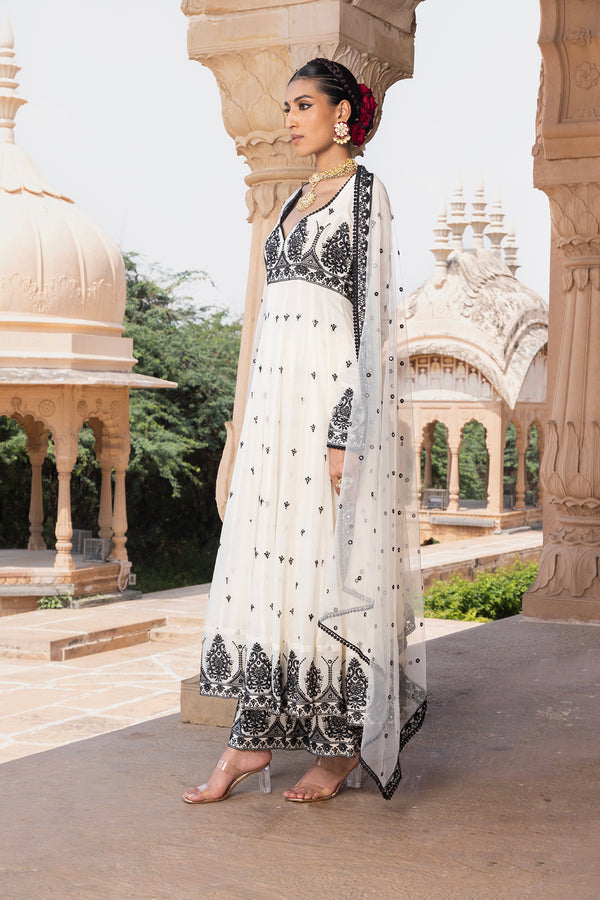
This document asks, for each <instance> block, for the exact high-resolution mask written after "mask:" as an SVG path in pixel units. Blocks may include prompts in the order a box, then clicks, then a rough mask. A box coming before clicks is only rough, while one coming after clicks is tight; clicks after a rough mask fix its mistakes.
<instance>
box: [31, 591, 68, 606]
mask: <svg viewBox="0 0 600 900" xmlns="http://www.w3.org/2000/svg"><path fill="white" fill-rule="evenodd" d="M72 599H73V596H72V594H50V595H49V596H48V597H40V598H39V599H38V602H37V605H38V609H64V608H65V606H70V605H71V600H72Z"/></svg>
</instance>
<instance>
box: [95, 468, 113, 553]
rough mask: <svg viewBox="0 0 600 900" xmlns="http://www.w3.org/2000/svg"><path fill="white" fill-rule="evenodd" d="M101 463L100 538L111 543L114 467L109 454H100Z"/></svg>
mask: <svg viewBox="0 0 600 900" xmlns="http://www.w3.org/2000/svg"><path fill="white" fill-rule="evenodd" d="M99 463H100V473H101V481H100V508H99V510H98V537H99V538H101V539H102V540H105V541H109V540H110V539H111V538H112V536H113V528H112V520H113V505H112V465H111V462H110V458H109V456H108V454H107V453H100V454H99Z"/></svg>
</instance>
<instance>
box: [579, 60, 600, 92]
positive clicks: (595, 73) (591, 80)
mask: <svg viewBox="0 0 600 900" xmlns="http://www.w3.org/2000/svg"><path fill="white" fill-rule="evenodd" d="M598 81H600V69H598V66H597V65H596V63H593V62H588V61H586V62H584V63H581V64H580V65H578V66H577V68H576V69H575V84H576V85H577V87H580V88H584V90H586V91H589V90H590V89H591V88H593V87H596V85H597V84H598Z"/></svg>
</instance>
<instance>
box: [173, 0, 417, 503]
mask: <svg viewBox="0 0 600 900" xmlns="http://www.w3.org/2000/svg"><path fill="white" fill-rule="evenodd" d="M419 2H420V0H397V2H396V3H394V4H391V3H389V0H359V2H356V3H352V4H350V3H348V2H346V0H295V2H294V0H292V2H289V0H183V3H182V10H183V12H184V13H185V15H186V16H187V17H188V20H189V30H188V53H189V56H190V59H196V60H198V61H199V62H201V63H202V64H203V65H205V66H208V68H210V69H211V71H212V72H213V73H214V75H215V78H216V80H217V83H218V85H219V90H220V93H221V101H222V112H223V121H224V124H225V128H226V130H227V133H228V134H229V135H230V136H231V137H232V138H233V140H234V141H235V146H236V150H237V153H238V154H240V155H242V156H244V157H245V159H246V162H247V163H248V165H249V167H250V170H251V173H250V174H249V175H247V176H246V183H247V185H248V187H249V191H248V194H247V204H248V209H249V212H250V215H249V222H250V223H251V224H252V243H251V251H250V270H249V273H248V283H247V292H246V305H245V311H244V325H243V330H242V343H241V348H240V358H239V364H238V376H237V385H236V395H235V405H234V412H233V421H232V422H229V423H227V443H226V446H225V450H224V453H223V458H222V460H221V466H220V469H219V475H218V479H217V504H218V507H219V512H220V513H221V515H223V513H224V510H225V504H226V498H227V494H228V490H229V484H230V481H231V475H232V471H233V464H234V461H235V454H236V449H237V445H238V441H239V435H240V430H241V425H242V421H243V415H244V407H245V402H246V393H247V384H248V371H249V366H250V359H251V353H252V341H253V336H254V330H255V326H256V320H257V317H258V309H259V306H260V299H261V292H262V288H263V281H264V267H263V260H262V248H263V245H264V241H265V238H266V236H267V235H268V233H269V232H270V231H271V229H272V228H273V226H274V224H275V221H276V219H277V215H278V213H279V210H280V208H281V205H282V203H283V202H284V200H285V199H286V198H287V197H288V196H289V195H290V193H292V191H293V190H295V189H296V188H297V187H299V186H300V184H301V183H302V182H303V181H306V180H307V178H308V176H309V174H310V173H311V172H312V171H314V165H313V164H312V161H311V160H297V159H296V158H295V153H294V149H293V146H292V144H291V143H290V141H289V137H288V133H287V131H286V130H285V128H284V116H283V112H282V105H283V100H284V98H285V92H286V88H287V83H288V81H289V78H290V77H291V75H292V74H293V72H294V71H295V70H296V69H297V68H299V67H300V66H301V65H302V64H303V63H305V62H306V61H307V60H309V59H311V58H312V57H315V56H327V57H330V58H332V59H336V60H338V61H339V62H342V63H344V65H347V66H348V67H349V68H350V69H351V70H352V71H353V72H354V73H355V75H357V77H358V79H359V81H361V80H362V81H364V82H366V83H367V84H369V85H370V86H371V87H372V89H373V93H374V94H375V97H376V99H377V101H378V103H379V104H380V108H381V104H382V102H383V97H384V95H385V92H386V90H387V89H388V88H389V87H390V86H391V85H392V84H394V83H395V82H396V81H399V80H400V79H401V78H406V77H410V75H411V74H412V70H413V52H414V26H415V12H414V11H415V9H416V7H417V5H418V4H419ZM376 124H377V122H376Z"/></svg>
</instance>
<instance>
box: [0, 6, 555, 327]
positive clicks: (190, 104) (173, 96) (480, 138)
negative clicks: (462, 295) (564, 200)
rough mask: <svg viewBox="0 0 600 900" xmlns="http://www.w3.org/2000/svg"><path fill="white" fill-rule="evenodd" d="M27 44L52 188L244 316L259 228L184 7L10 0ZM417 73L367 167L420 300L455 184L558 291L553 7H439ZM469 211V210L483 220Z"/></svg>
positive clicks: (394, 102)
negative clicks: (540, 104) (538, 136)
mask: <svg viewBox="0 0 600 900" xmlns="http://www.w3.org/2000/svg"><path fill="white" fill-rule="evenodd" d="M0 12H1V13H8V15H9V17H10V20H11V23H12V26H13V30H14V32H15V51H16V61H17V62H18V63H19V65H21V66H22V70H23V71H22V72H21V73H19V78H20V88H19V93H20V94H21V96H23V97H25V98H26V99H27V100H28V101H29V103H28V104H27V106H25V107H23V108H22V109H21V110H20V112H19V114H18V116H17V130H16V140H17V142H18V143H19V145H20V146H21V147H23V148H24V149H25V150H26V151H27V152H28V153H29V155H30V156H31V157H32V159H33V161H34V163H35V164H36V165H37V167H38V168H39V169H40V171H41V173H42V174H43V175H44V176H45V177H46V178H47V180H48V181H49V182H50V183H51V184H52V185H53V186H54V187H55V188H56V189H58V190H60V191H62V192H63V193H65V194H67V195H68V196H69V197H71V198H72V199H73V200H75V202H76V203H77V204H78V205H79V206H80V207H81V209H83V210H84V211H85V212H87V213H88V214H89V215H91V216H92V217H93V218H94V219H95V220H96V221H97V222H98V223H99V224H100V225H102V226H103V227H104V228H105V229H106V230H107V231H108V232H109V234H110V235H111V236H112V237H113V238H114V239H115V240H116V241H117V243H118V244H119V246H120V247H121V248H122V249H123V250H128V251H137V252H139V253H140V254H141V255H142V257H143V258H144V259H145V260H146V261H147V262H148V263H158V264H160V265H162V266H165V267H168V268H171V269H176V270H181V269H190V268H198V269H205V270H206V271H207V272H208V273H209V274H210V276H211V277H212V279H213V280H214V282H215V284H216V288H215V289H214V290H213V289H210V288H209V287H207V286H201V287H198V288H197V290H196V295H197V296H198V299H199V300H200V301H202V302H216V303H219V304H224V305H227V306H230V307H231V308H232V309H233V310H235V311H238V312H240V311H241V310H242V309H243V299H244V293H245V281H246V274H247V268H248V249H249V242H250V226H249V225H248V224H247V223H246V221H245V217H246V215H247V209H246V205H245V202H244V194H245V191H246V186H245V184H244V181H243V177H244V175H245V174H247V173H248V171H249V169H248V167H247V165H246V164H245V163H244V161H243V159H242V158H240V157H237V156H236V154H235V149H234V145H233V141H232V140H231V139H230V138H229V137H228V136H227V134H226V133H225V130H224V128H223V124H222V120H221V114H220V101H219V94H218V90H217V88H216V84H215V81H214V77H213V75H212V73H211V72H210V71H209V70H208V69H206V68H204V67H203V66H201V65H200V64H199V63H197V62H191V61H189V60H188V58H187V50H186V28H187V20H186V18H185V16H184V15H183V14H182V12H181V11H180V8H179V0H51V2H49V0H27V2H24V0H0ZM417 23H418V27H417V38H416V58H415V74H414V77H413V79H412V80H410V81H403V82H401V83H399V84H397V85H394V87H393V88H392V89H391V90H390V91H389V92H388V95H387V97H386V100H385V105H384V111H383V120H382V125H381V127H380V129H379V131H378V133H377V135H376V136H375V138H374V139H373V141H372V142H371V143H370V144H369V146H368V147H367V151H366V153H365V156H364V158H363V161H364V163H365V164H366V165H367V166H368V167H369V168H370V169H372V170H373V171H375V172H376V173H377V174H378V175H379V176H380V178H381V179H382V180H383V181H384V183H385V184H386V186H387V188H388V190H389V193H390V196H391V200H392V205H393V208H394V212H395V216H396V221H397V227H398V231H399V236H400V244H401V248H402V251H403V252H402V255H403V271H404V281H405V286H406V289H407V290H412V289H414V288H415V287H417V286H418V285H419V284H420V283H421V282H422V281H423V280H424V279H425V278H427V277H428V276H429V275H431V274H432V271H433V265H434V259H433V256H432V255H431V253H429V247H430V246H431V244H432V228H433V227H434V225H435V222H436V218H437V212H438V208H439V205H440V202H441V200H442V199H443V198H446V199H448V200H449V199H450V197H451V194H452V191H453V188H454V183H455V180H456V176H457V174H458V173H460V175H461V176H462V179H463V182H464V185H465V194H466V197H467V199H468V200H470V199H471V198H472V195H473V191H474V187H475V183H476V180H477V175H478V173H479V172H481V173H482V175H483V178H484V181H485V186H486V197H487V199H488V201H491V200H492V199H493V195H494V193H495V190H496V187H499V188H500V192H501V195H502V199H503V203H504V210H505V212H506V213H507V216H508V217H509V218H511V219H513V220H514V224H515V226H516V230H517V244H518V246H519V248H520V249H519V262H520V263H521V266H522V268H521V269H520V270H519V273H518V275H519V277H520V278H521V280H522V281H523V282H524V283H525V284H527V285H528V286H529V287H531V288H533V289H534V290H536V291H537V292H538V293H540V294H541V295H542V296H543V297H544V299H545V300H547V294H548V254H549V213H548V205H547V200H546V198H545V196H544V195H543V194H542V193H541V192H540V191H536V190H534V188H533V186H532V159H531V145H532V144H533V141H534V120H535V107H536V97H537V89H538V81H539V66H540V54H539V50H538V47H537V44H536V41H537V35H538V28H539V6H538V2H537V0H502V2H500V3H499V2H498V0H452V2H449V0H425V2H423V3H421V4H420V5H419V6H418V7H417ZM467 212H468V210H467Z"/></svg>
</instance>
